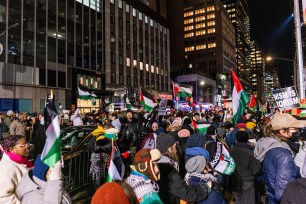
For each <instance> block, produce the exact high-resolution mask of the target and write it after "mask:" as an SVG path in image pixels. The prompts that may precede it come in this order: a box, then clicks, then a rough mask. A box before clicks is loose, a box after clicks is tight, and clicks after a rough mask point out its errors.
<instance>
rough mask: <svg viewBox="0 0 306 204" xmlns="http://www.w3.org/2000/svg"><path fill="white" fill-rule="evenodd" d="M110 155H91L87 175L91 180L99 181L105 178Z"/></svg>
mask: <svg viewBox="0 0 306 204" xmlns="http://www.w3.org/2000/svg"><path fill="white" fill-rule="evenodd" d="M109 161H110V155H109V154H105V153H92V154H91V158H90V162H91V164H90V169H89V174H90V175H91V177H92V179H93V180H97V181H101V179H104V178H106V176H107V169H108V168H107V167H108V164H109Z"/></svg>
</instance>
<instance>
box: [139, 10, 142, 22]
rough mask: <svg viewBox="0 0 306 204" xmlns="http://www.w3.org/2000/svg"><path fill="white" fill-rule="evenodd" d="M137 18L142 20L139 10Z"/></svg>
mask: <svg viewBox="0 0 306 204" xmlns="http://www.w3.org/2000/svg"><path fill="white" fill-rule="evenodd" d="M138 18H139V20H141V21H142V13H141V12H139V14H138Z"/></svg>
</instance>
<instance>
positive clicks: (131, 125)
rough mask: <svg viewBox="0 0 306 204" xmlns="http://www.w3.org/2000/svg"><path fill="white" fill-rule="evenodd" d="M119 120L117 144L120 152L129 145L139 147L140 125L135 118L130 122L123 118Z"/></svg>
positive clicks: (126, 149) (124, 150)
mask: <svg viewBox="0 0 306 204" xmlns="http://www.w3.org/2000/svg"><path fill="white" fill-rule="evenodd" d="M120 122H121V131H120V133H119V135H118V146H119V149H120V152H122V153H123V152H126V151H128V150H129V148H130V147H137V149H138V147H139V137H140V129H141V128H140V127H139V123H138V121H137V120H134V119H133V121H132V122H130V121H128V120H127V119H123V120H121V121H120Z"/></svg>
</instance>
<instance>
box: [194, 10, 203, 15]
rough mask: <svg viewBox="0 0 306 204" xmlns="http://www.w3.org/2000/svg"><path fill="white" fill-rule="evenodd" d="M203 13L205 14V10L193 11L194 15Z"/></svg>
mask: <svg viewBox="0 0 306 204" xmlns="http://www.w3.org/2000/svg"><path fill="white" fill-rule="evenodd" d="M203 13H205V8H201V9H197V10H195V15H198V14H203Z"/></svg>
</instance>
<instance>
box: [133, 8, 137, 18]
mask: <svg viewBox="0 0 306 204" xmlns="http://www.w3.org/2000/svg"><path fill="white" fill-rule="evenodd" d="M133 16H135V17H136V16H137V11H136V9H134V8H133Z"/></svg>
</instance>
